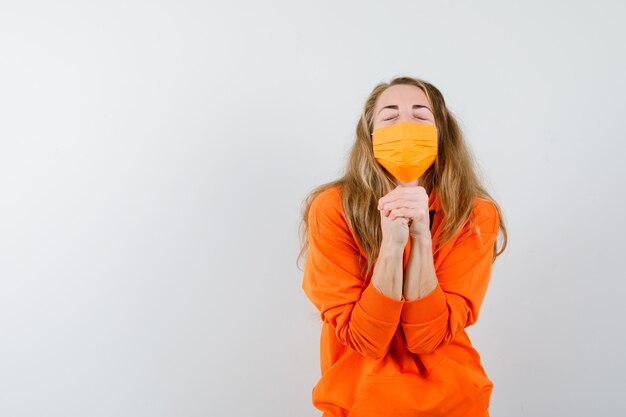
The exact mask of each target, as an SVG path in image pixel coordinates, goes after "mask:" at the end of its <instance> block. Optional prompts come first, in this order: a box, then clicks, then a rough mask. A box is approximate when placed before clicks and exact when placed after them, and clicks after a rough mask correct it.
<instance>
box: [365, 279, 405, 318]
mask: <svg viewBox="0 0 626 417" xmlns="http://www.w3.org/2000/svg"><path fill="white" fill-rule="evenodd" d="M358 303H359V306H360V307H361V309H363V311H364V312H365V313H367V314H368V315H369V316H371V317H373V318H375V319H376V320H379V321H383V322H387V323H397V322H398V321H399V319H400V313H401V312H402V305H403V304H404V303H405V301H404V297H403V299H401V300H396V299H395V298H391V297H388V296H386V295H385V294H383V293H381V292H380V291H378V290H377V289H376V287H374V285H373V284H372V281H370V282H369V284H368V285H367V287H365V290H363V293H362V294H361V298H360V299H359V301H358Z"/></svg>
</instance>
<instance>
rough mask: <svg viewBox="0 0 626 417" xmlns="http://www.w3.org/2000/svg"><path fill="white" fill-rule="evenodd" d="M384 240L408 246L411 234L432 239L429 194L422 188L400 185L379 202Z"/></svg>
mask: <svg viewBox="0 0 626 417" xmlns="http://www.w3.org/2000/svg"><path fill="white" fill-rule="evenodd" d="M378 209H379V210H380V220H381V228H382V232H383V239H387V240H388V241H390V242H393V243H396V244H401V245H402V247H404V245H405V244H406V241H407V239H408V237H409V233H410V234H411V235H412V236H414V237H416V238H428V239H430V217H429V215H428V194H427V193H426V189H425V188H424V187H422V186H419V185H418V186H410V187H405V186H401V185H398V186H397V187H396V188H394V189H393V190H391V191H390V192H389V193H387V194H386V195H384V196H383V197H381V198H380V199H379V200H378Z"/></svg>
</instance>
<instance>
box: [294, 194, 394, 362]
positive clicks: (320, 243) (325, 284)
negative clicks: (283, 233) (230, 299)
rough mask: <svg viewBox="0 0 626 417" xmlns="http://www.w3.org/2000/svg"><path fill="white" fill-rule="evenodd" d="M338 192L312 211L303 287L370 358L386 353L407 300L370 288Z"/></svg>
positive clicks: (347, 341) (338, 331) (343, 337)
mask: <svg viewBox="0 0 626 417" xmlns="http://www.w3.org/2000/svg"><path fill="white" fill-rule="evenodd" d="M340 203H341V200H340V197H339V195H338V193H333V192H331V191H326V192H322V193H321V194H319V195H318V196H317V197H316V198H315V199H314V200H313V202H312V203H311V207H310V210H309V216H308V221H309V230H308V242H309V252H308V255H307V258H306V263H305V267H304V278H303V282H302V288H303V290H304V292H305V293H306V295H307V297H308V298H309V300H310V301H311V302H312V303H313V304H314V305H315V307H317V309H318V310H319V311H320V316H321V319H322V320H323V321H326V322H328V323H329V324H330V326H332V329H333V331H334V333H335V335H336V337H337V339H338V340H339V341H340V342H341V343H342V344H343V345H345V346H347V347H349V348H351V349H354V350H355V351H357V352H359V353H360V354H362V355H365V356H369V357H382V356H384V355H385V354H386V352H387V349H388V348H389V345H390V343H391V339H392V338H393V335H394V334H395V332H396V330H397V328H398V325H399V323H400V314H401V312H402V305H403V303H404V299H402V300H396V299H394V298H391V297H388V296H386V295H384V294H382V293H381V292H379V291H378V290H377V289H376V288H375V287H374V286H373V285H372V283H371V280H370V282H369V284H368V285H367V286H365V288H364V285H363V283H364V278H365V277H363V276H361V275H360V272H359V256H360V252H359V249H358V246H357V245H356V243H355V241H354V237H353V235H352V233H351V232H350V229H349V228H348V225H347V222H346V220H345V217H344V215H343V213H342V210H341V209H340Z"/></svg>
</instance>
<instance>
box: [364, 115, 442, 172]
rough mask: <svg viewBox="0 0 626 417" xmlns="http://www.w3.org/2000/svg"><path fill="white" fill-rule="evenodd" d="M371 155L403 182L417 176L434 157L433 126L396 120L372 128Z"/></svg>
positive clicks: (434, 131)
mask: <svg viewBox="0 0 626 417" xmlns="http://www.w3.org/2000/svg"><path fill="white" fill-rule="evenodd" d="M372 143H373V147H374V158H376V161H378V163H379V164H381V165H382V166H383V167H385V169H387V171H389V172H390V173H391V174H392V175H393V176H394V177H396V178H397V179H399V180H400V181H403V182H411V181H414V180H416V179H417V178H419V177H420V176H421V175H422V174H423V173H424V172H425V171H426V170H427V169H428V167H430V166H431V165H432V163H433V162H434V161H435V158H436V157H437V128H436V127H435V126H434V125H431V124H426V123H417V122H400V123H396V124H393V125H389V126H383V127H379V128H376V129H374V132H373V133H372Z"/></svg>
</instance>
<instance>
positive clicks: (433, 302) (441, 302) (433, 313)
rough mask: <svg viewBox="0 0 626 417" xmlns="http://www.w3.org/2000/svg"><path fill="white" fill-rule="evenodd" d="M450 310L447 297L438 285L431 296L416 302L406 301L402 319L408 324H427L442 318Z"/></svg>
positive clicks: (415, 300)
mask: <svg viewBox="0 0 626 417" xmlns="http://www.w3.org/2000/svg"><path fill="white" fill-rule="evenodd" d="M447 309H448V304H447V302H446V295H445V294H444V292H443V289H442V288H441V286H440V285H439V283H437V286H436V287H435V289H434V290H433V291H431V292H430V293H429V294H427V295H425V296H424V297H422V298H416V299H414V300H405V301H404V306H403V308H402V314H401V316H400V319H401V320H402V322H404V323H407V324H419V323H426V322H429V321H431V320H434V319H436V318H437V317H439V316H441V315H442V314H443V313H444V312H445V311H446V310H447Z"/></svg>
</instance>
